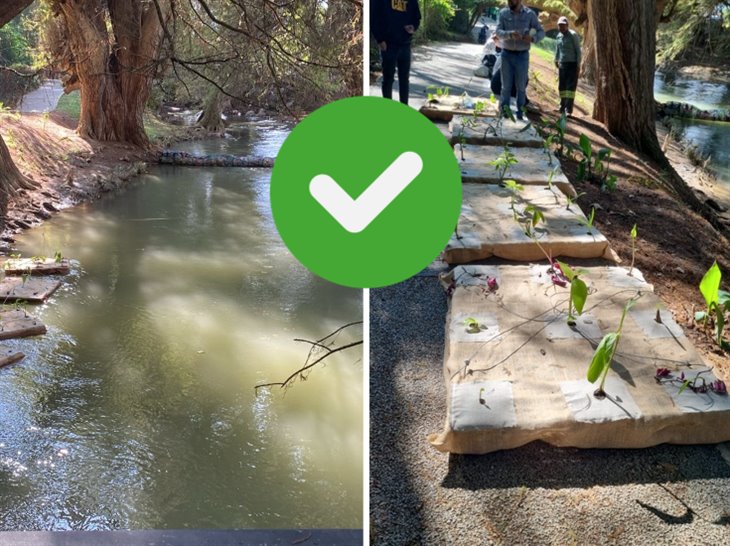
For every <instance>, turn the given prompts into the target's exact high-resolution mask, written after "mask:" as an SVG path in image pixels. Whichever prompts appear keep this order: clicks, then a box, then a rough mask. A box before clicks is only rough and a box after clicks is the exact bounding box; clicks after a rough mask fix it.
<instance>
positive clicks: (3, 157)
mask: <svg viewBox="0 0 730 546" xmlns="http://www.w3.org/2000/svg"><path fill="white" fill-rule="evenodd" d="M34 186H35V185H34V184H33V182H31V181H30V180H29V179H28V178H26V177H25V176H23V175H22V174H21V172H20V171H19V170H18V167H16V166H15V163H13V158H12V157H10V150H8V147H7V146H6V145H5V141H4V140H3V138H2V136H0V207H2V208H3V209H4V207H5V205H6V204H7V198H8V197H9V196H10V195H13V194H14V193H15V192H16V191H17V190H19V189H21V188H25V189H30V188H33V187H34Z"/></svg>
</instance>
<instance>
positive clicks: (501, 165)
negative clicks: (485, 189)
mask: <svg viewBox="0 0 730 546" xmlns="http://www.w3.org/2000/svg"><path fill="white" fill-rule="evenodd" d="M517 163H519V161H518V160H517V157H515V154H513V153H512V151H511V150H510V149H509V147H508V146H505V147H504V151H503V152H502V153H501V154H499V155H498V156H497V159H495V160H493V161H490V162H489V165H492V166H493V167H494V169H495V170H496V171H497V175H498V176H499V183H500V184H502V183H503V181H504V176H505V174H506V173H507V171H508V170H509V168H510V167H511V166H512V165H516V164H517Z"/></svg>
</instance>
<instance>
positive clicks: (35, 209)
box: [0, 111, 190, 251]
mask: <svg viewBox="0 0 730 546" xmlns="http://www.w3.org/2000/svg"><path fill="white" fill-rule="evenodd" d="M76 124H77V120H76V119H74V118H73V117H72V116H69V115H67V114H65V113H63V112H59V111H55V112H51V113H47V114H40V113H38V114H36V113H33V114H17V113H10V112H3V113H0V135H2V137H3V139H4V141H5V143H6V144H7V146H8V149H9V150H10V155H11V156H12V158H13V161H14V162H15V164H16V166H17V167H18V169H19V170H20V172H21V173H23V174H24V175H25V176H27V177H28V178H29V179H30V180H32V181H33V182H34V183H35V184H36V187H35V188H34V189H31V190H20V191H19V192H17V193H15V194H14V195H11V196H9V199H8V206H7V211H6V214H5V217H4V219H3V220H4V221H3V224H2V243H0V251H7V250H8V249H9V245H10V244H11V243H12V242H13V235H14V234H15V233H17V232H18V231H21V230H23V229H27V228H29V227H31V226H34V225H37V224H39V223H40V222H42V221H43V220H46V219H48V218H50V217H51V215H52V214H53V213H54V212H56V211H58V210H61V209H64V208H68V207H70V206H73V205H76V204H79V203H82V202H85V201H90V200H94V199H98V198H99V197H100V196H101V195H102V194H103V193H105V192H109V191H113V190H115V189H117V188H120V187H121V186H122V185H123V184H124V183H125V182H126V181H128V180H129V179H130V178H132V177H133V176H135V175H137V174H139V173H141V172H143V171H144V169H145V168H146V164H147V163H149V162H151V161H152V162H154V161H156V160H157V153H158V150H157V148H156V147H153V148H152V149H150V150H149V151H145V150H140V149H139V148H135V147H133V146H131V145H128V144H120V143H116V142H96V141H90V140H85V139H83V138H81V137H79V136H78V135H77V134H76V132H75V129H76ZM189 131H190V129H189V128H185V127H173V126H169V131H167V132H166V133H165V135H164V138H165V140H164V142H167V141H170V140H180V139H183V138H186V137H187V135H188V134H189ZM160 142H162V141H160Z"/></svg>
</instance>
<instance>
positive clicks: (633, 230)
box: [631, 224, 638, 239]
mask: <svg viewBox="0 0 730 546" xmlns="http://www.w3.org/2000/svg"><path fill="white" fill-rule="evenodd" d="M637 235H638V232H637V231H636V224H634V227H632V228H631V238H632V239H636V237H637Z"/></svg>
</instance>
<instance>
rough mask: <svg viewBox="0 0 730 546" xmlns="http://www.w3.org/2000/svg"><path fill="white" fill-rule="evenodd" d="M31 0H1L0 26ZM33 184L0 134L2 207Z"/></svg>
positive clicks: (0, 196) (0, 203)
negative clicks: (12, 156)
mask: <svg viewBox="0 0 730 546" xmlns="http://www.w3.org/2000/svg"><path fill="white" fill-rule="evenodd" d="M32 3H33V0H3V2H1V3H0V28H2V27H3V26H4V25H5V23H7V22H8V21H10V20H11V19H13V18H14V17H15V16H16V15H18V14H19V13H20V12H21V11H23V10H24V9H25V8H26V7H28V6H29V5H30V4H32ZM32 186H33V184H32V182H31V181H30V180H28V179H27V178H26V177H25V176H23V175H22V174H21V172H20V171H19V170H18V168H17V167H16V166H15V163H13V159H12V158H11V157H10V150H8V147H7V146H6V145H5V141H4V140H3V139H2V137H1V136H0V205H1V206H2V208H4V206H5V204H6V203H7V198H8V196H9V195H12V194H13V193H15V192H16V191H17V190H18V189H20V188H30V187H32Z"/></svg>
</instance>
